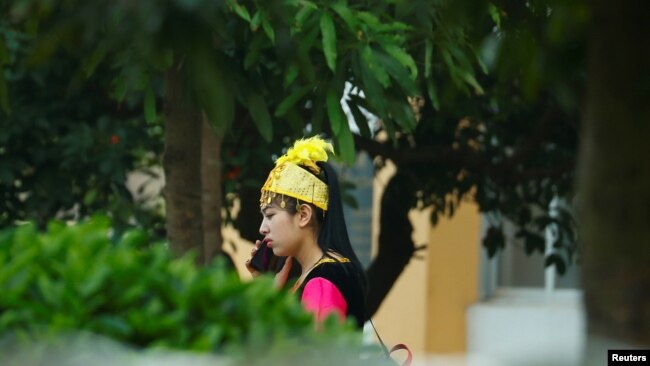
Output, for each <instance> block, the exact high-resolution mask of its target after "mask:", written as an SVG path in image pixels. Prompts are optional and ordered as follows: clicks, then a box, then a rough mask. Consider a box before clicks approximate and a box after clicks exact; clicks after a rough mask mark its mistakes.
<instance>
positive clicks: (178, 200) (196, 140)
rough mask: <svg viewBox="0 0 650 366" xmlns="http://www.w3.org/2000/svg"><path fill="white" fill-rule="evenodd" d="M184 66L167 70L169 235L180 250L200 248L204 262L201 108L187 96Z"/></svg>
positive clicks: (166, 191)
mask: <svg viewBox="0 0 650 366" xmlns="http://www.w3.org/2000/svg"><path fill="white" fill-rule="evenodd" d="M184 81H185V80H184V78H183V73H182V70H179V69H178V68H177V67H176V66H174V67H172V68H171V69H170V70H169V71H167V73H166V74H165V91H166V97H165V155H164V160H163V167H164V170H165V181H166V185H165V191H164V194H165V207H166V213H167V237H168V239H169V243H170V247H171V249H172V251H173V252H175V253H177V254H182V253H185V252H187V251H189V250H193V249H194V250H196V251H197V259H196V260H197V263H203V261H204V260H203V251H202V250H201V249H202V243H203V232H202V227H203V225H202V220H201V165H200V164H201V123H202V116H201V113H200V111H199V110H198V109H197V107H196V106H195V105H193V104H192V103H191V102H190V101H189V100H188V98H186V97H185V90H184V86H185V85H184Z"/></svg>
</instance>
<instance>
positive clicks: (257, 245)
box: [246, 240, 262, 278]
mask: <svg viewBox="0 0 650 366" xmlns="http://www.w3.org/2000/svg"><path fill="white" fill-rule="evenodd" d="M261 245H262V242H261V241H259V240H255V246H254V247H253V249H251V257H250V258H248V260H247V261H246V269H247V270H248V272H250V273H251V276H253V278H255V277H257V276H259V275H261V273H260V272H259V271H258V270H256V269H255V268H253V267H251V260H252V259H253V256H254V255H255V253H257V251H258V250H259V249H260V246H261Z"/></svg>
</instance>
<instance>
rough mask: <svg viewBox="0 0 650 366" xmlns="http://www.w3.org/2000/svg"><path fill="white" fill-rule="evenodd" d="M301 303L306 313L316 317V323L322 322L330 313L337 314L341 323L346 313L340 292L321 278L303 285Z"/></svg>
mask: <svg viewBox="0 0 650 366" xmlns="http://www.w3.org/2000/svg"><path fill="white" fill-rule="evenodd" d="M301 302H302V304H303V306H304V307H305V309H306V310H307V311H309V312H312V313H314V314H315V315H316V320H317V321H318V322H322V321H323V320H325V318H327V317H328V316H329V315H330V314H332V313H335V314H337V315H338V317H339V318H340V319H341V321H343V320H345V315H346V314H347V311H348V303H347V302H346V301H345V299H344V298H343V295H342V294H341V291H339V289H338V288H337V287H336V286H334V284H333V283H332V282H330V281H328V280H326V279H324V278H322V277H316V278H312V279H311V280H309V282H307V283H306V284H305V288H304V290H303V291H302V299H301Z"/></svg>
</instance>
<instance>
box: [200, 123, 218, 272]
mask: <svg viewBox="0 0 650 366" xmlns="http://www.w3.org/2000/svg"><path fill="white" fill-rule="evenodd" d="M201 137H202V141H201V150H202V151H201V182H202V188H203V252H204V260H205V262H204V264H208V263H210V261H212V259H213V258H214V257H215V256H217V255H222V253H223V250H222V243H223V236H222V235H221V207H222V203H221V137H219V136H218V135H217V134H216V133H215V132H214V131H213V130H212V128H211V127H210V125H209V122H208V120H207V117H206V116H205V114H203V133H202V136H201Z"/></svg>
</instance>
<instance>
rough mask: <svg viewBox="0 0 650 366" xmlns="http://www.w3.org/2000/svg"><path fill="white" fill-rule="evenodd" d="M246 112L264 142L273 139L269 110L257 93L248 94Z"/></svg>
mask: <svg viewBox="0 0 650 366" xmlns="http://www.w3.org/2000/svg"><path fill="white" fill-rule="evenodd" d="M247 104H248V110H249V112H250V114H251V117H252V118H253V122H255V126H257V130H258V131H259V132H260V135H262V138H263V139H264V141H266V142H270V141H271V139H272V138H273V124H272V123H271V116H270V115H269V109H268V107H267V106H266V102H264V98H262V96H261V95H260V94H258V93H255V92H252V93H250V94H248V100H247Z"/></svg>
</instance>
